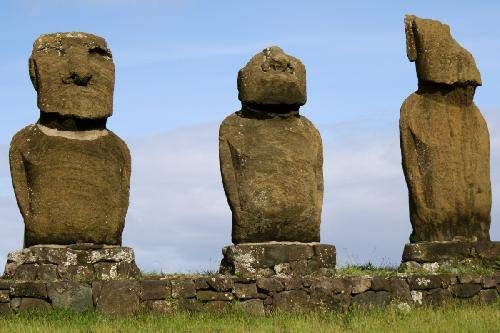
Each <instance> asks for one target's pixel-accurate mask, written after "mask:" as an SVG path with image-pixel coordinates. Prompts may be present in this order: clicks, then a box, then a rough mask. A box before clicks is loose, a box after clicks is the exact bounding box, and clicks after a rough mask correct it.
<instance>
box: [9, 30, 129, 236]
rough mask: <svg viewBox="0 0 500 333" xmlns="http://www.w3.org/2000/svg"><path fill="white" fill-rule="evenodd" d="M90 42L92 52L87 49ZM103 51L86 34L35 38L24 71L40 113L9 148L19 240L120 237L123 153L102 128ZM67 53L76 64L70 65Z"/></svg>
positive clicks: (124, 201)
mask: <svg viewBox="0 0 500 333" xmlns="http://www.w3.org/2000/svg"><path fill="white" fill-rule="evenodd" d="M68 35H69V36H68ZM96 47H99V48H100V50H99V51H98V52H99V54H92V52H89V50H92V49H94V48H96ZM75 49H76V50H75ZM46 50H48V51H46ZM40 52H41V53H42V54H41V55H40ZM50 52H55V53H54V54H51V53H50ZM72 52H73V55H72ZM106 52H107V53H106ZM108 53H109V51H108V50H107V47H106V44H105V42H104V40H102V39H101V38H99V37H96V36H93V35H89V34H80V33H78V34H75V33H70V34H53V35H45V36H42V37H40V38H39V39H38V40H37V42H35V47H34V51H33V55H32V57H31V59H30V65H31V66H30V74H32V79H35V80H37V81H34V85H35V88H37V91H38V94H39V98H38V101H39V103H38V104H39V107H40V110H41V117H40V120H39V121H38V123H37V124H34V125H30V126H27V127H26V128H24V129H23V130H21V131H20V132H18V133H17V134H16V135H15V137H14V138H13V140H12V143H11V148H10V165H11V174H12V181H13V185H14V190H15V194H16V198H17V201H18V205H19V208H20V210H21V213H22V215H23V218H24V222H25V246H31V245H36V244H72V243H97V244H113V245H119V244H121V234H122V230H123V227H124V222H125V215H126V211H127V207H128V197H129V180H130V154H129V151H128V148H127V146H126V144H125V143H124V142H123V141H122V140H121V139H120V138H118V137H117V136H116V135H115V134H114V133H113V132H111V131H109V130H107V129H106V128H105V119H106V117H107V116H109V115H111V106H112V92H113V91H112V87H113V82H112V80H113V77H112V76H111V77H110V75H109V74H112V72H113V68H114V67H113V65H112V60H111V57H110V54H109V56H106V58H103V59H101V58H102V57H104V56H105V55H106V54H108ZM62 55H66V58H64V56H62ZM78 56H80V57H81V58H83V59H84V60H83V61H82V60H78ZM85 57H90V59H86V58H85ZM74 58H77V59H76V60H78V64H79V65H82V64H83V65H84V67H83V68H76V69H75V66H76V65H72V61H75V59H74ZM53 59H55V60H53ZM51 60H52V62H51ZM61 63H62V64H64V65H62V66H60V67H57V65H59V64H61ZM33 71H36V72H33ZM61 78H62V79H61ZM64 80H66V82H64ZM110 81H111V82H110ZM58 85H61V86H62V87H60V89H57V86H58ZM106 88H107V90H106ZM109 89H111V90H109ZM58 93H59V94H60V95H61V96H57V94H58ZM54 95H55V96H54ZM110 99H111V100H110ZM46 104H49V105H48V106H47V105H46ZM103 124H104V125H103ZM82 127H83V129H82Z"/></svg>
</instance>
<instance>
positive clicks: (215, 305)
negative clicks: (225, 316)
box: [203, 301, 231, 313]
mask: <svg viewBox="0 0 500 333" xmlns="http://www.w3.org/2000/svg"><path fill="white" fill-rule="evenodd" d="M230 304H231V303H230V302H227V301H208V302H206V303H204V304H203V310H205V311H208V312H212V313H224V312H226V311H227V309H228V308H229V305H230Z"/></svg>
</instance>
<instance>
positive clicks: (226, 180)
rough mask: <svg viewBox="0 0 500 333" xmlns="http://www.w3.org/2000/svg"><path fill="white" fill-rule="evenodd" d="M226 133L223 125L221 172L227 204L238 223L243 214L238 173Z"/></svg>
mask: <svg viewBox="0 0 500 333" xmlns="http://www.w3.org/2000/svg"><path fill="white" fill-rule="evenodd" d="M225 132H226V129H225V124H224V123H222V124H221V126H220V129H219V164H220V172H221V175H222V185H223V186H224V192H225V193H226V198H227V202H228V204H229V207H230V208H231V211H232V212H233V221H234V222H238V221H239V216H240V212H241V206H240V198H239V194H238V186H237V180H236V172H235V169H234V166H233V160H234V159H233V154H232V151H231V146H230V143H229V141H228V138H227V137H226V135H225V134H226V133H225Z"/></svg>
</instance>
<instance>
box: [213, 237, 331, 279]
mask: <svg viewBox="0 0 500 333" xmlns="http://www.w3.org/2000/svg"><path fill="white" fill-rule="evenodd" d="M222 254H223V256H224V258H223V259H222V262H221V265H220V273H222V274H234V275H237V276H242V277H255V276H259V277H270V276H274V275H278V276H304V275H328V274H331V273H333V272H334V271H335V264H336V251H335V246H333V245H328V244H320V243H300V242H266V243H244V244H238V245H230V246H226V247H224V248H223V250H222Z"/></svg>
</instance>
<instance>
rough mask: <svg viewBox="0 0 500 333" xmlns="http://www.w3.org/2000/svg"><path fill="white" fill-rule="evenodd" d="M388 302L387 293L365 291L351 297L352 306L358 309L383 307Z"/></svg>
mask: <svg viewBox="0 0 500 333" xmlns="http://www.w3.org/2000/svg"><path fill="white" fill-rule="evenodd" d="M389 302H390V293H388V292H387V291H372V290H370V291H366V292H364V293H361V294H358V295H355V296H353V297H352V304H353V305H354V306H356V307H360V308H373V307H384V306H386V305H387V304H389Z"/></svg>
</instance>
